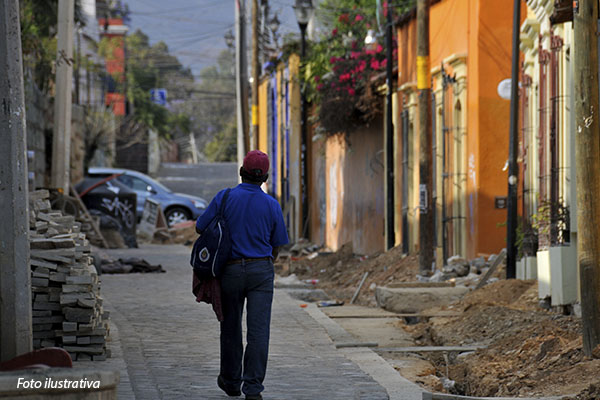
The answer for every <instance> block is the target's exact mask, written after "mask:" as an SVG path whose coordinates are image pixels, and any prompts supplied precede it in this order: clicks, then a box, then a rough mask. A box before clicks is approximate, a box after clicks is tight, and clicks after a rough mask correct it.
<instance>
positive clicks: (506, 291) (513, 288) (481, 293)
mask: <svg viewBox="0 0 600 400" xmlns="http://www.w3.org/2000/svg"><path fill="white" fill-rule="evenodd" d="M534 284H536V281H521V280H517V279H510V280H500V281H496V282H493V283H490V284H489V285H486V286H484V287H482V288H481V289H479V290H474V291H472V292H470V293H469V294H467V295H466V296H465V297H464V299H463V300H462V301H461V304H463V305H464V306H465V308H468V307H471V306H473V305H476V304H479V305H483V304H487V305H508V304H512V303H516V302H518V301H519V300H520V297H521V296H522V295H523V294H524V293H525V292H526V291H527V290H528V289H530V288H531V287H532V286H533V287H534V289H536V290H537V287H536V286H535V285H534ZM535 293H537V292H535Z"/></svg>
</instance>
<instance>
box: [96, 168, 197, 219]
mask: <svg viewBox="0 0 600 400" xmlns="http://www.w3.org/2000/svg"><path fill="white" fill-rule="evenodd" d="M88 175H89V176H91V177H109V176H112V175H115V177H114V179H116V180H117V181H119V182H120V183H122V184H124V185H125V186H127V187H129V188H130V189H131V190H133V191H134V192H136V194H137V207H136V211H137V216H138V219H139V218H141V216H142V212H143V211H144V203H145V202H146V199H147V198H151V199H153V200H156V201H158V202H159V203H160V205H161V208H162V210H163V212H164V214H165V217H166V219H167V224H168V225H169V226H173V225H175V224H177V223H179V222H183V221H186V220H190V219H192V220H195V219H197V218H198V217H199V216H200V215H202V214H203V213H204V210H205V209H206V207H207V206H208V203H207V202H206V200H204V199H203V198H200V197H196V196H191V195H188V194H184V193H173V191H171V190H170V189H169V188H167V187H165V186H164V185H163V184H161V183H159V182H157V181H155V180H154V179H152V178H150V177H149V176H148V175H146V174H142V173H141V172H137V171H132V170H129V169H121V168H100V167H92V168H89V169H88Z"/></svg>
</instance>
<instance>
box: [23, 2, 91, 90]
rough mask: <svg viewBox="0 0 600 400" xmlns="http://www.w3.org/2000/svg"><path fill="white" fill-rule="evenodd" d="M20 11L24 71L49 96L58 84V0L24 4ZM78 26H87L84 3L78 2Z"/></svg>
mask: <svg viewBox="0 0 600 400" xmlns="http://www.w3.org/2000/svg"><path fill="white" fill-rule="evenodd" d="M19 8H20V14H21V15H20V20H21V47H22V50H23V69H24V70H25V71H31V73H32V74H33V79H34V81H35V83H36V85H37V86H38V88H39V89H40V90H42V91H45V92H47V91H48V90H49V89H50V88H51V87H52V84H53V82H54V73H53V64H54V61H55V59H56V34H57V28H56V24H57V21H58V0H20V1H19ZM75 22H76V23H77V24H79V25H81V26H84V25H85V24H86V22H87V21H85V18H84V16H83V13H82V10H81V5H80V0H75ZM26 75H27V73H26Z"/></svg>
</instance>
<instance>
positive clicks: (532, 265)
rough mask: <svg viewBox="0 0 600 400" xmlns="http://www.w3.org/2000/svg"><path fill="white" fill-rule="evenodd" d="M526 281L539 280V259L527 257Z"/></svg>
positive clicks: (525, 259) (525, 260)
mask: <svg viewBox="0 0 600 400" xmlns="http://www.w3.org/2000/svg"><path fill="white" fill-rule="evenodd" d="M523 261H524V263H525V279H537V276H538V275H537V258H535V257H525V258H523Z"/></svg>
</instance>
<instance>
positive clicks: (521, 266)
mask: <svg viewBox="0 0 600 400" xmlns="http://www.w3.org/2000/svg"><path fill="white" fill-rule="evenodd" d="M517 279H525V261H524V260H523V259H520V260H518V261H517Z"/></svg>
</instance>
